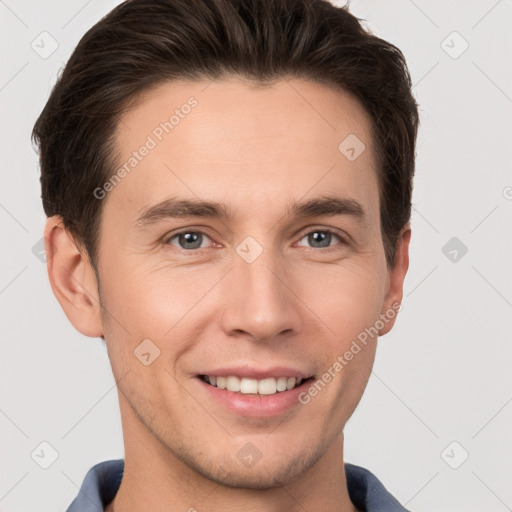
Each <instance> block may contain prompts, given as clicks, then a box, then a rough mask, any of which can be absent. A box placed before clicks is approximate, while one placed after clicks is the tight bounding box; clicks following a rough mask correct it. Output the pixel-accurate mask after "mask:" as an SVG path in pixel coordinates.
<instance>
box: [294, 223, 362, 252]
mask: <svg viewBox="0 0 512 512" xmlns="http://www.w3.org/2000/svg"><path fill="white" fill-rule="evenodd" d="M315 232H323V233H331V234H332V235H335V236H337V237H338V238H339V239H340V240H341V242H342V243H344V244H352V243H353V240H352V237H351V236H350V235H349V234H348V233H346V232H345V231H342V230H340V229H337V228H333V227H322V226H308V227H307V228H305V230H304V231H301V234H300V235H299V236H298V241H300V240H302V239H303V238H304V237H305V236H306V235H309V234H310V233H315ZM333 248H335V246H329V247H325V248H324V250H328V249H333ZM311 249H317V248H316V247H311Z"/></svg>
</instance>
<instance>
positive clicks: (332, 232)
mask: <svg viewBox="0 0 512 512" xmlns="http://www.w3.org/2000/svg"><path fill="white" fill-rule="evenodd" d="M186 233H195V234H201V235H205V236H207V237H208V238H210V240H212V237H210V236H209V235H208V234H207V233H205V232H204V231H200V230H196V229H186V230H183V231H178V232H177V233H174V234H172V235H171V236H168V235H166V236H165V237H164V243H165V244H167V245H172V244H171V243H170V241H171V240H173V239H174V238H176V237H178V236H180V235H184V234H186ZM311 233H328V234H330V235H334V236H335V237H337V238H338V239H339V240H340V242H339V244H335V245H333V246H327V247H306V249H311V250H316V251H318V250H322V251H323V252H330V251H333V250H337V249H338V245H349V241H348V239H347V238H346V237H344V236H342V235H341V234H340V233H339V232H338V231H335V230H333V229H329V228H322V229H318V228H315V229H312V230H310V231H306V232H305V233H303V234H302V235H301V236H300V238H299V241H300V240H302V239H303V238H304V237H306V236H308V235H310V234H311ZM173 247H175V248H176V249H177V250H179V251H180V252H183V253H187V254H197V253H198V252H200V251H202V250H204V249H207V248H208V247H200V248H198V249H183V248H182V247H177V246H174V245H173Z"/></svg>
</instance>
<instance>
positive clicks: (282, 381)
mask: <svg viewBox="0 0 512 512" xmlns="http://www.w3.org/2000/svg"><path fill="white" fill-rule="evenodd" d="M200 377H201V379H203V380H204V381H205V382H206V383H208V384H210V385H211V386H215V387H216V388H219V389H226V390H228V391H233V392H235V393H241V394H244V395H274V394H276V393H282V392H283V391H289V390H291V389H294V388H296V387H299V386H300V385H301V384H302V382H303V380H305V379H302V378H300V377H268V378H265V379H260V380H258V379H250V378H247V377H237V376H235V375H229V376H208V375H201V376H200Z"/></svg>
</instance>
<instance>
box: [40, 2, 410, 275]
mask: <svg viewBox="0 0 512 512" xmlns="http://www.w3.org/2000/svg"><path fill="white" fill-rule="evenodd" d="M228 74H237V75H240V76H241V77H244V78H247V79H249V80H254V81H258V82H266V81H272V80H276V79H279V78H281V77H297V78H303V79H308V80H311V81H315V82H318V83H323V84H326V85H330V86H334V87H339V88H342V89H344V90H346V91H349V92H351V93H352V94H353V95H355V96H356V97H357V98H358V99H359V101H360V102H361V103H362V104H363V106H364V107H365V109H366V110H367V112H368V113H369V114H370V116H371V119H372V121H373V126H372V132H373V138H374V146H375V148H376V149H377V153H378V155H377V157H378V160H379V162H378V174H379V176H378V179H379V190H380V203H381V211H380V218H381V227H382V238H383V244H384V249H385V254H386V261H387V263H388V265H390V264H391V263H392V262H393V260H394V252H395V245H396V241H397V237H398V234H399V232H400V230H401V229H402V228H403V227H404V226H405V225H406V224H407V222H408V221H409V219H410V214H411V195H412V178H413V175H414V156H415V143H416V135H417V128H418V110H417V105H416V102H415V100H414V98H413V95H412V91H411V79H410V75H409V72H408V69H407V65H406V62H405V59H404V56H403V54H402V53H401V52H400V50H399V49H398V48H396V47H395V46H394V45H392V44H390V43H388V42H386V41H384V40H382V39H380V38H378V37H376V36H374V35H372V34H371V33H369V32H368V31H367V30H365V29H364V28H363V26H362V25H361V23H360V21H359V20H358V19H357V18H356V17H355V16H353V15H352V14H350V13H349V11H348V9H347V8H346V7H336V6H334V5H332V4H331V3H329V2H328V1H326V0H128V1H126V2H123V3H122V4H120V5H119V6H117V7H116V8H114V9H113V10H112V11H111V12H110V13H109V14H108V15H107V16H105V17H104V18H103V19H101V20H100V21H99V22H98V23H97V24H96V25H94V26H93V27H92V28H91V29H90V30H89V31H88V32H87V33H86V34H85V35H84V36H83V37H82V39H81V40H80V42H79V43H78V45H77V47H76V49H75V50H74V52H73V54H72V55H71V57H70V59H69V61H68V63H67V65H66V67H65V69H64V71H63V72H62V74H61V76H60V77H59V79H58V81H57V83H56V85H55V87H54V88H53V90H52V93H51V95H50V98H49V99H48V102H47V103H46V106H45V107H44V109H43V111H42V113H41V115H40V116H39V118H38V119H37V121H36V123H35V126H34V130H33V133H32V137H33V140H34V141H35V142H36V143H37V145H38V146H39V151H40V166H41V187H42V200H43V207H44V211H45V213H46V215H47V216H53V215H61V216H62V217H63V222H64V225H65V226H66V228H67V229H68V230H69V232H70V233H71V234H72V235H73V236H74V237H75V238H76V239H77V240H78V241H79V242H80V243H81V244H83V246H84V247H85V248H86V250H87V252H88V254H89V257H90V259H91V262H92V264H93V266H94V268H95V269H96V268H97V267H96V264H95V262H96V261H97V239H98V232H99V227H100V219H101V211H102V208H101V207H102V201H100V200H98V199H97V198H96V197H95V195H94V193H93V191H94V190H95V189H96V188H97V187H98V186H101V185H102V184H103V183H105V181H106V179H107V178H108V177H109V176H111V175H112V171H113V169H114V167H115V165H116V163H115V155H116V141H115V132H116V127H117V124H118V122H119V118H120V117H121V115H122V114H123V112H124V111H126V109H127V108H128V106H129V105H130V103H131V102H132V101H133V100H134V99H135V98H136V97H137V96H138V95H139V94H140V93H142V92H144V91H147V90H148V89H149V88H152V87H154V86H156V85H159V84H161V83H162V82H164V81H168V80H173V79H190V80H200V79H218V78H222V77H223V76H226V75H228ZM340 142H341V141H340Z"/></svg>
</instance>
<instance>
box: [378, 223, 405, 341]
mask: <svg viewBox="0 0 512 512" xmlns="http://www.w3.org/2000/svg"><path fill="white" fill-rule="evenodd" d="M410 240H411V227H410V225H409V223H407V225H406V226H404V227H403V228H402V230H401V231H400V233H399V235H398V239H397V243H396V248H395V260H394V262H393V266H392V267H391V269H390V270H389V276H388V288H387V293H386V297H385V299H384V303H383V309H382V311H381V318H382V317H383V315H384V317H385V319H386V320H387V321H386V322H384V324H385V325H384V327H383V328H382V329H380V330H379V336H384V334H387V333H388V332H389V331H390V330H391V329H392V327H393V325H394V324H395V320H396V316H397V314H398V311H399V309H401V304H402V298H403V293H404V292H403V290H404V288H403V286H404V280H405V276H406V274H407V270H408V269H409V242H410Z"/></svg>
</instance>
